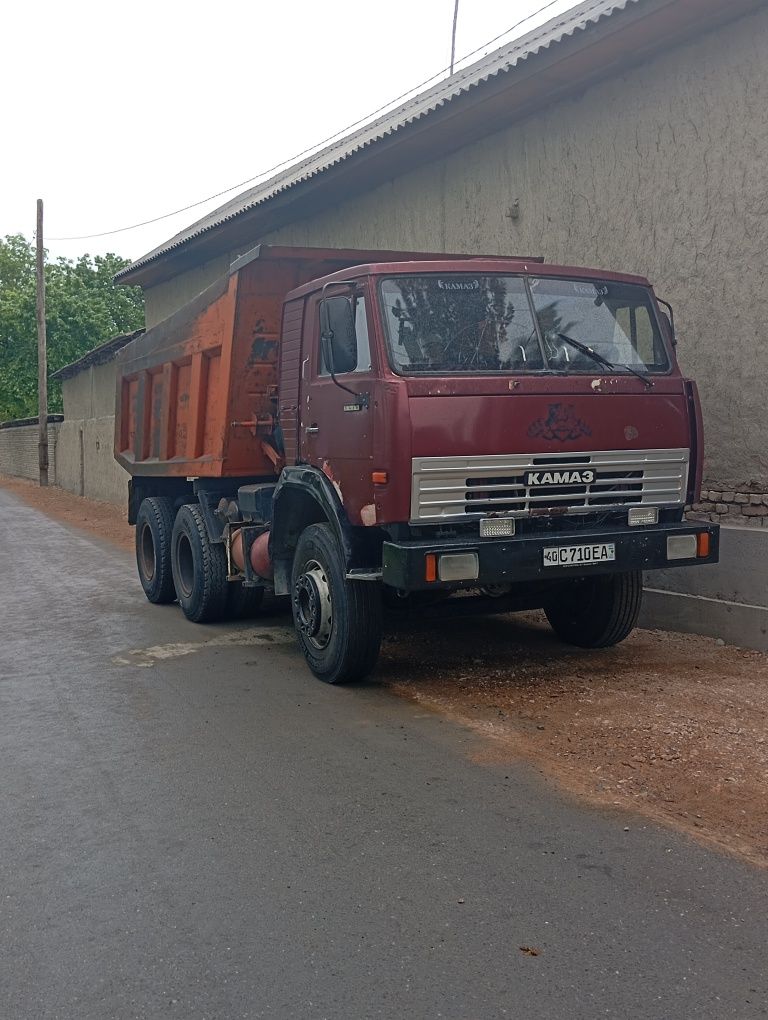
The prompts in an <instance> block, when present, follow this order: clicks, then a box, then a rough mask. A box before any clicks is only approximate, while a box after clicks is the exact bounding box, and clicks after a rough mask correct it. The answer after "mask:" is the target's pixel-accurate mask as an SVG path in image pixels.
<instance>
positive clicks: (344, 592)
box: [291, 524, 381, 684]
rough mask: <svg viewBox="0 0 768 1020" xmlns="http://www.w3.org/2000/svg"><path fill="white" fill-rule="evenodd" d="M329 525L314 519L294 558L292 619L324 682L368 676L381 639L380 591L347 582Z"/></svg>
mask: <svg viewBox="0 0 768 1020" xmlns="http://www.w3.org/2000/svg"><path fill="white" fill-rule="evenodd" d="M345 573H346V572H345V569H344V562H343V558H342V555H341V550H340V549H339V545H338V542H337V541H336V537H335V535H334V534H333V531H332V530H331V528H330V526H329V525H328V524H312V525H310V526H309V527H308V528H306V529H305V530H304V531H303V532H302V534H301V537H300V538H299V543H298V546H297V547H296V553H295V556H294V560H293V573H292V579H291V608H292V610H293V624H294V627H295V628H296V634H297V636H298V639H299V645H300V646H301V650H302V651H303V653H304V658H305V659H306V660H307V665H308V666H309V668H310V669H311V670H312V672H313V673H314V674H315V676H316V677H317V678H318V679H319V680H322V681H324V682H325V683H327V684H346V683H352V682H354V681H356V680H362V679H363V678H364V677H366V676H367V675H368V674H369V673H370V672H371V671H372V669H373V668H374V666H375V665H376V660H377V658H378V655H379V646H380V644H381V592H380V591H379V586H378V585H377V584H376V583H375V582H371V581H348V580H347V579H346V577H345Z"/></svg>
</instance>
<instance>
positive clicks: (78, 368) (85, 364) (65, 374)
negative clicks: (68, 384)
mask: <svg viewBox="0 0 768 1020" xmlns="http://www.w3.org/2000/svg"><path fill="white" fill-rule="evenodd" d="M143 332H144V327H143V326H142V328H141V329H135V330H134V331H133V332H132V333H118V334H117V336H113V337H111V338H110V339H109V340H105V341H104V343H102V344H99V346H98V347H94V348H92V349H91V350H90V351H88V352H87V353H86V354H84V355H83V356H82V357H81V358H78V359H77V361H73V362H71V363H70V364H69V365H64V367H63V368H60V369H58V371H56V372H52V373H51V375H50V376H49V378H50V379H56V380H59V381H63V380H64V379H71V378H72V376H73V375H77V374H78V372H82V371H83V370H84V369H86V368H90V367H91V365H104V364H106V363H107V362H108V361H112V359H113V358H115V357H116V356H117V355H118V353H119V352H120V351H121V350H122V349H123V347H125V346H126V345H127V344H129V343H130V342H131V341H132V340H135V339H136V337H137V336H141V334H142V333H143Z"/></svg>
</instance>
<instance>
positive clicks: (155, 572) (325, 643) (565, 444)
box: [115, 245, 719, 683]
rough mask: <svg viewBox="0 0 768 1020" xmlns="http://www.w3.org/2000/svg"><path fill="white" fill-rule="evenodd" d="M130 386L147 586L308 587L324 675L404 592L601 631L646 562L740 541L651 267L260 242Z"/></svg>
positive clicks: (207, 616)
mask: <svg viewBox="0 0 768 1020" xmlns="http://www.w3.org/2000/svg"><path fill="white" fill-rule="evenodd" d="M116 411H117V413H116V432H115V455H116V457H117V458H118V460H119V461H120V463H121V464H123V465H124V467H126V468H127V469H128V471H129V472H130V473H131V475H132V478H131V484H130V489H129V520H130V521H131V523H135V524H136V561H137V565H138V570H139V577H140V580H141V584H142V586H143V588H144V591H145V593H146V596H147V598H148V599H149V600H150V601H151V602H156V603H160V602H173V601H177V602H178V603H179V604H180V606H181V608H182V609H183V611H184V613H185V615H186V616H187V617H188V619H190V620H194V621H195V622H204V621H208V620H218V619H221V618H222V617H231V618H234V617H242V616H247V615H252V614H254V613H256V612H257V611H258V609H259V605H260V603H261V600H262V597H263V596H264V594H265V592H272V593H274V594H276V595H287V596H289V598H290V603H291V609H292V613H293V623H294V628H295V631H296V636H297V640H298V642H299V645H300V647H301V649H302V651H303V653H304V656H305V658H306V661H307V664H308V665H309V668H310V669H311V670H312V672H313V673H314V674H315V675H316V676H318V677H319V678H320V679H321V680H324V681H326V682H328V683H345V682H347V681H351V680H358V679H360V678H362V677H364V676H366V675H367V674H368V673H370V672H371V671H372V670H373V668H374V665H375V663H376V658H377V655H378V650H379V642H380V640H381V636H382V629H383V627H384V622H385V620H386V616H385V612H384V611H385V610H386V609H388V608H389V609H396V608H399V609H402V608H404V607H408V608H409V610H410V611H411V612H415V611H417V610H418V609H420V608H421V607H422V606H424V605H427V604H428V605H430V606H431V607H432V609H433V611H434V613H435V614H436V616H435V619H436V626H441V615H440V610H441V608H444V609H445V611H446V619H447V618H449V616H453V615H455V614H457V613H465V612H481V611H482V612H499V611H507V612H509V611H515V610H523V609H543V611H544V612H545V614H546V616H547V619H548V620H549V621H550V623H551V625H552V627H553V628H554V630H555V632H556V633H557V635H558V636H559V637H560V638H561V639H562V640H563V641H565V642H568V643H569V644H573V645H578V646H581V647H585V648H604V647H606V646H608V645H614V644H616V643H617V642H619V641H621V640H623V639H624V638H625V637H626V636H627V635H628V634H629V633H630V631H631V630H632V628H633V627H634V625H635V621H636V620H637V617H638V613H639V610H640V602H641V598H642V587H643V571H645V570H652V569H655V568H661V567H663V568H669V567H674V566H693V565H696V564H704V563H714V562H716V561H717V558H718V534H719V529H718V526H717V525H716V524H710V523H702V522H698V521H690V520H687V519H686V516H685V510H686V506H688V505H690V504H691V503H695V502H696V501H697V499H698V495H699V490H700V485H701V470H702V455H703V443H702V433H701V415H700V411H699V403H698V397H697V393H696V386H695V384H694V383H693V382H692V381H691V380H689V379H684V378H683V377H682V376H681V374H680V370H679V368H678V366H677V362H676V359H675V352H674V330H673V327H672V320H671V317H670V319H669V320H668V319H667V318H666V317H665V316H664V315H663V313H662V312H661V309H660V308H659V305H658V303H657V299H656V297H655V295H654V293H653V290H652V288H651V286H650V284H649V283H648V281H647V280H645V279H643V278H642V277H637V276H629V275H626V274H619V273H611V272H607V271H605V270H591V269H585V268H578V267H572V266H571V267H569V266H548V265H544V264H543V263H542V260H541V259H522V258H500V257H494V258H487V257H483V258H473V257H470V256H465V255H461V256H459V255H453V256H449V255H425V254H415V253H409V252H377V251H350V250H334V249H317V248H289V247H280V246H274V247H273V246H270V245H261V246H260V247H259V248H257V249H254V251H252V252H250V253H248V254H247V255H243V256H242V257H241V258H239V259H238V260H237V262H235V263H233V265H232V267H231V268H230V271H229V273H228V274H226V275H225V276H223V277H222V278H221V279H220V280H219V281H218V282H217V283H215V284H213V285H212V286H211V287H209V289H208V290H206V291H204V292H203V293H201V294H199V295H198V296H197V297H196V298H194V299H193V300H192V301H191V302H190V303H189V304H188V305H187V307H186V308H185V309H184V310H182V311H181V312H177V313H176V314H174V315H173V316H172V317H171V318H170V319H167V320H166V321H165V322H161V323H159V324H158V325H157V326H154V327H153V328H152V329H150V330H148V331H147V333H146V334H145V335H144V336H142V337H139V338H138V339H136V340H134V341H132V343H130V344H128V345H127V346H126V347H125V348H124V349H123V351H122V352H121V354H120V355H119V359H118V400H117V409H116ZM454 595H459V596H460V597H457V598H453V596H454ZM468 596H469V597H468ZM449 599H450V600H451V604H450V605H449V606H448V605H445V606H444V602H445V600H449Z"/></svg>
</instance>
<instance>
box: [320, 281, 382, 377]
mask: <svg viewBox="0 0 768 1020" xmlns="http://www.w3.org/2000/svg"><path fill="white" fill-rule="evenodd" d="M319 314H320V333H321V334H322V332H323V329H324V328H328V329H329V330H330V332H331V333H332V334H333V349H334V372H335V374H336V375H346V374H348V373H354V372H370V370H371V346H370V341H369V339H368V319H367V316H366V312H365V300H364V298H363V297H362V295H360V296H354V297H353V296H349V297H348V296H345V295H335V296H333V297H329V298H326V299H325V301H323V302H321V303H320V306H319ZM320 375H330V372H329V370H328V366H327V365H326V363H325V356H324V352H323V348H322V345H321V347H320Z"/></svg>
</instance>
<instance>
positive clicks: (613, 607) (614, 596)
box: [544, 570, 643, 648]
mask: <svg viewBox="0 0 768 1020" xmlns="http://www.w3.org/2000/svg"><path fill="white" fill-rule="evenodd" d="M642 600H643V575H642V572H641V571H639V570H631V571H628V572H627V573H625V574H606V575H604V576H602V577H581V578H578V579H576V580H574V581H567V582H565V583H564V584H563V585H562V587H560V588H559V589H558V590H557V594H556V595H553V597H552V598H551V599H550V601H549V602H547V604H546V605H545V606H544V612H545V613H546V614H547V619H548V620H549V622H550V623H551V625H552V629H553V630H554V632H555V633H556V634H557V636H558V637H559V638H560V640H561V641H565V642H567V643H568V644H570V645H576V646H577V647H579V648H608V647H609V646H611V645H617V644H618V643H619V642H620V641H623V640H624V638H625V637H627V636H628V635H629V634H630V633H631V632H632V630H633V629H634V626H635V624H636V623H637V617H638V615H639V613H640V605H641V603H642Z"/></svg>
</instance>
